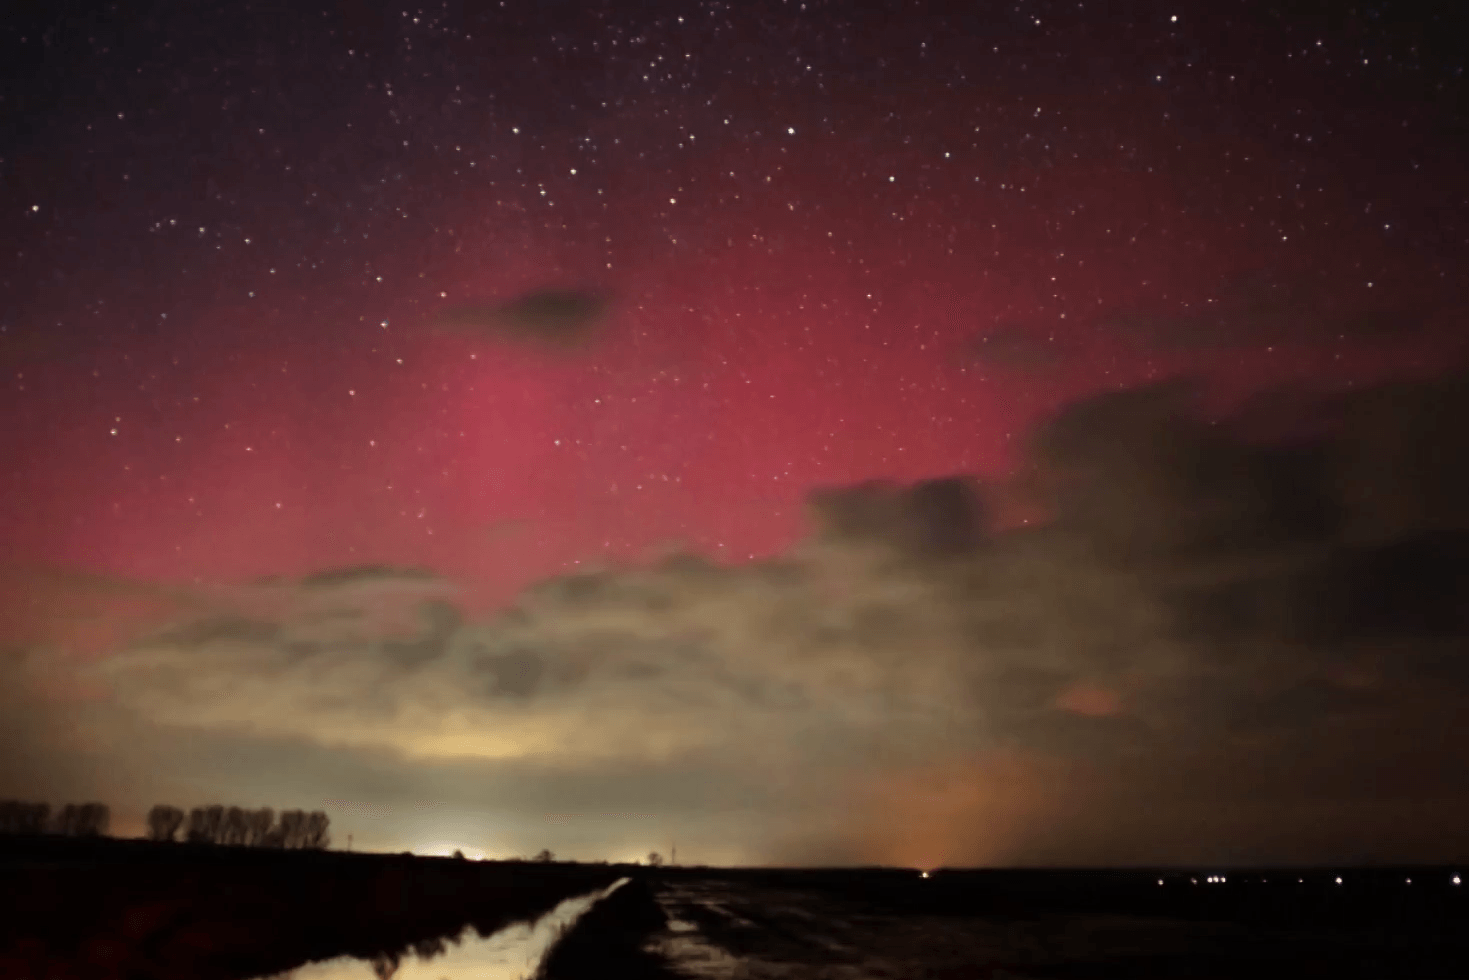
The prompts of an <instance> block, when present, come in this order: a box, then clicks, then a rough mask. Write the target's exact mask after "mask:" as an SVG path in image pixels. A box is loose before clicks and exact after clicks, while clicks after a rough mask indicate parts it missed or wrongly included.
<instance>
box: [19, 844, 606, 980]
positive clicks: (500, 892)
mask: <svg viewBox="0 0 1469 980" xmlns="http://www.w3.org/2000/svg"><path fill="white" fill-rule="evenodd" d="M618 877H621V874H620V873H619V872H618V871H617V869H616V868H613V867H609V866H605V865H570V864H531V863H520V862H494V863H490V862H477V861H456V860H452V859H447V858H412V857H403V856H399V855H388V854H351V853H344V852H340V851H283V850H268V849H260V848H232V847H215V846H209V845H192V844H154V843H150V842H147V841H133V840H110V839H105V838H104V839H100V840H90V841H89V840H68V839H64V838H54V837H53V838H47V837H9V838H4V839H0V978H4V980H72V978H76V980H82V978H119V980H121V978H138V980H143V978H157V980H175V978H177V980H226V978H229V980H246V978H250V977H258V976H264V975H268V974H272V973H277V972H281V971H284V970H287V969H290V968H292V967H296V966H299V965H301V964H304V963H306V962H308V961H312V960H321V959H330V958H332V957H337V956H354V957H358V958H361V959H363V960H369V961H371V960H378V961H379V962H380V963H381V964H382V965H383V966H385V967H386V966H387V964H390V963H392V962H394V961H395V960H396V958H397V957H398V956H400V955H402V954H403V953H405V952H410V951H413V950H417V951H419V952H420V953H421V954H432V953H433V952H435V951H436V950H439V949H442V948H443V944H444V943H445V942H452V941H453V938H454V937H457V936H459V935H461V934H462V933H464V931H465V930H466V929H472V930H473V931H474V932H475V933H478V934H479V935H481V936H484V935H489V934H490V933H493V932H495V931H497V930H498V929H501V928H503V927H504V926H506V925H508V924H510V923H512V922H515V921H522V920H526V919H531V918H535V917H536V916H538V915H540V914H542V913H544V912H546V911H549V910H550V909H551V908H553V907H554V906H555V905H556V904H557V903H558V902H560V901H561V900H562V899H564V898H568V897H570V896H573V895H580V894H584V893H586V892H590V891H592V890H594V889H597V888H603V887H606V886H607V885H609V884H611V883H612V882H613V881H615V880H616V879H617V878H618ZM372 975H373V974H372V971H370V970H369V969H367V966H366V964H364V969H363V977H364V978H370V977H371V976H372Z"/></svg>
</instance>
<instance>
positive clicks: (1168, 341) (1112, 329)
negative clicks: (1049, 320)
mask: <svg viewBox="0 0 1469 980" xmlns="http://www.w3.org/2000/svg"><path fill="white" fill-rule="evenodd" d="M1329 300H1330V297H1327V296H1323V295H1320V294H1319V292H1318V291H1317V290H1316V288H1315V287H1313V286H1308V285H1306V284H1305V283H1302V282H1286V281H1282V280H1279V279H1276V278H1275V277H1273V276H1272V275H1270V274H1267V273H1262V272H1254V273H1249V274H1246V275H1242V276H1238V277H1235V278H1234V279H1232V280H1229V281H1227V282H1225V283H1223V284H1222V285H1221V286H1220V288H1219V290H1218V292H1217V293H1216V295H1215V296H1213V297H1210V298H1209V301H1208V302H1205V303H1204V304H1202V305H1199V306H1197V307H1195V308H1193V309H1190V310H1187V311H1182V312H1172V313H1154V312H1143V311H1117V312H1113V313H1110V314H1107V315H1106V316H1103V317H1102V318H1100V319H1099V320H1098V321H1097V325H1098V326H1099V327H1100V328H1101V329H1103V330H1105V331H1107V332H1109V333H1111V334H1113V335H1115V336H1118V337H1121V338H1123V339H1129V340H1131V341H1133V342H1134V343H1136V344H1137V345H1138V346H1140V347H1143V348H1147V349H1150V350H1161V351H1166V350H1221V349H1222V350H1232V349H1238V348H1244V347H1268V346H1275V345H1282V344H1310V343H1321V342H1325V341H1346V342H1348V343H1369V344H1382V343H1392V342H1401V341H1403V340H1406V339H1409V338H1411V337H1413V336H1416V335H1418V334H1420V333H1421V332H1422V331H1423V330H1425V329H1426V328H1427V326H1428V322H1429V318H1428V316H1427V314H1426V312H1425V311H1423V310H1420V309H1408V308H1404V309H1375V310H1374V309H1368V310H1361V309H1354V310H1342V311H1339V312H1332V304H1331V303H1330V302H1329Z"/></svg>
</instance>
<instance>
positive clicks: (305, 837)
mask: <svg viewBox="0 0 1469 980" xmlns="http://www.w3.org/2000/svg"><path fill="white" fill-rule="evenodd" d="M330 826H331V818H330V817H328V816H327V815H326V814H325V813H324V812H322V811H321V810H313V811H311V812H310V813H308V814H306V818H305V821H304V823H303V826H302V828H301V842H300V844H299V845H298V846H299V847H305V848H310V849H311V850H315V851H324V850H326V849H327V848H328V847H330V846H331V843H332V837H331V834H330V833H329V832H328V828H329V827H330Z"/></svg>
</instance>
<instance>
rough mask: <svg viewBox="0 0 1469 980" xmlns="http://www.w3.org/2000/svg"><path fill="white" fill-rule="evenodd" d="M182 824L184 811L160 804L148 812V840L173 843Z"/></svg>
mask: <svg viewBox="0 0 1469 980" xmlns="http://www.w3.org/2000/svg"><path fill="white" fill-rule="evenodd" d="M183 824H184V811H182V810H180V809H179V808H178V807H176V806H168V805H167V804H164V803H160V804H158V805H157V806H155V807H154V808H153V809H151V810H149V811H148V839H149V840H156V841H173V840H175V839H177V835H178V832H179V828H180V827H182V826H183Z"/></svg>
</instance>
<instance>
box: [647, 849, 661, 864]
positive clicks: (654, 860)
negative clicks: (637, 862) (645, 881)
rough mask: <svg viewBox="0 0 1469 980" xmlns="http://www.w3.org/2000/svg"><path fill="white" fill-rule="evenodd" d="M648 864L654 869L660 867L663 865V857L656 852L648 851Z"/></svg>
mask: <svg viewBox="0 0 1469 980" xmlns="http://www.w3.org/2000/svg"><path fill="white" fill-rule="evenodd" d="M648 864H649V866H650V867H654V868H657V867H661V866H662V864H663V855H662V854H659V853H658V852H657V851H649V852H648Z"/></svg>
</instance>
